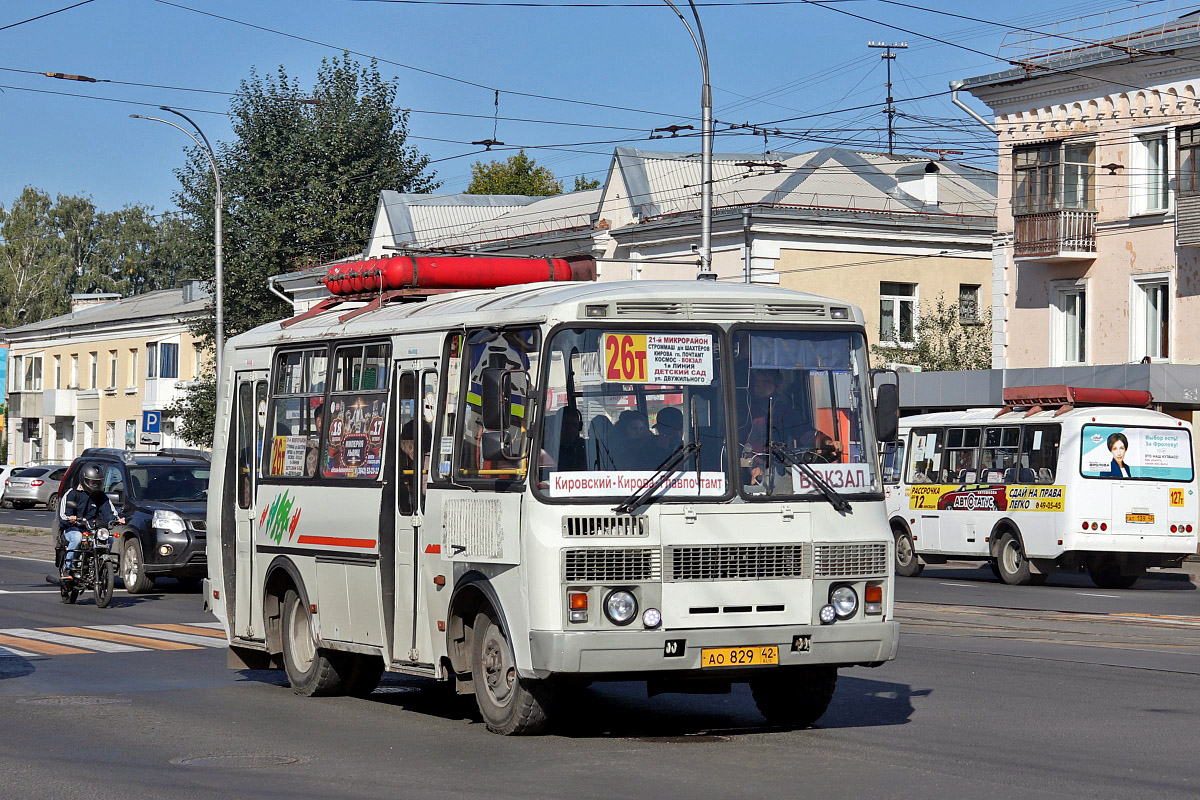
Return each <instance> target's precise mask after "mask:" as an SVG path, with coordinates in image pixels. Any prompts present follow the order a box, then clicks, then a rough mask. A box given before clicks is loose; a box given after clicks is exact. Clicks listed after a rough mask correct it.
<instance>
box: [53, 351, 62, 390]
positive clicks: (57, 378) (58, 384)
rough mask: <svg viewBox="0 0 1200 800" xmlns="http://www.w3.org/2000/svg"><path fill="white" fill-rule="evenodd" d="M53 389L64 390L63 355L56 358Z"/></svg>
mask: <svg viewBox="0 0 1200 800" xmlns="http://www.w3.org/2000/svg"><path fill="white" fill-rule="evenodd" d="M53 388H55V389H61V388H63V386H62V356H61V355H57V356H55V357H54V387H53Z"/></svg>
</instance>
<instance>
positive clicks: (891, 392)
mask: <svg viewBox="0 0 1200 800" xmlns="http://www.w3.org/2000/svg"><path fill="white" fill-rule="evenodd" d="M899 433H900V387H898V386H897V385H896V384H894V383H881V384H880V385H879V386H878V387H876V389H875V438H876V439H878V440H879V441H881V442H894V441H896V437H897V436H898V435H899Z"/></svg>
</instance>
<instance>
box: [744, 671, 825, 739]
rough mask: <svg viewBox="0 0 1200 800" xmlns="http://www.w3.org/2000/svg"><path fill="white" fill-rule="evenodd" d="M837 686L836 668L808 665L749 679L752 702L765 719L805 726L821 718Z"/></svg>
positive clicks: (777, 722) (790, 725)
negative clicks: (752, 696)
mask: <svg viewBox="0 0 1200 800" xmlns="http://www.w3.org/2000/svg"><path fill="white" fill-rule="evenodd" d="M836 688H837V667H826V666H811V667H796V668H794V669H788V670H780V671H776V672H775V673H774V674H772V675H770V676H769V677H763V678H758V679H755V680H752V681H750V693H751V694H752V695H754V704H755V705H756V706H758V711H759V713H760V714H762V715H763V717H765V718H766V720H767V722H768V723H770V724H772V725H787V726H789V727H792V728H807V727H809V726H811V725H812V724H813V723H815V722H816V721H817V720H819V719H820V718H821V715H823V714H824V713H825V711H826V709H828V708H829V703H830V702H831V701H832V700H833V691H834V689H836Z"/></svg>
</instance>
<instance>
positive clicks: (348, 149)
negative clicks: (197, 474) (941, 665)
mask: <svg viewBox="0 0 1200 800" xmlns="http://www.w3.org/2000/svg"><path fill="white" fill-rule="evenodd" d="M396 105H397V104H396V81H395V79H392V80H390V81H387V80H384V79H383V78H381V77H380V75H379V70H378V68H377V65H376V63H375V62H374V61H372V62H371V63H370V65H369V66H367V67H363V66H361V65H360V64H358V62H356V61H354V60H352V59H351V58H350V56H349V54H343V55H342V57H340V58H333V59H332V60H324V61H322V62H321V68H320V70H319V71H318V73H317V79H316V85H315V86H314V87H313V89H312V91H310V92H307V91H303V90H302V89H301V87H300V84H299V82H298V81H297V80H296V79H295V78H292V77H290V76H289V75H288V74H287V72H286V71H285V70H284V69H283V67H280V68H279V71H278V72H277V74H276V75H275V76H274V77H273V78H270V79H264V78H262V77H260V76H259V75H258V74H257V73H255V72H253V71H252V72H251V74H250V78H249V79H247V80H245V81H242V84H241V87H240V89H239V91H238V93H237V94H236V95H235V96H234V98H233V100H232V101H231V102H230V112H231V113H232V115H233V134H234V138H233V140H232V141H231V142H225V143H218V144H216V145H215V151H216V152H215V155H216V160H217V165H218V168H219V169H220V172H221V190H222V194H223V195H224V213H223V216H222V227H223V236H222V241H223V251H224V278H225V280H224V290H225V291H224V301H225V307H224V312H225V314H224V317H225V336H226V338H229V337H231V336H234V335H236V334H238V333H241V332H243V331H246V330H249V329H251V328H254V327H257V326H258V325H262V324H264V323H266V322H270V321H271V320H276V319H280V318H281V317H285V316H289V315H290V314H291V309H290V308H289V307H288V306H287V304H286V303H284V302H283V301H282V300H280V299H279V298H278V297H276V296H275V295H274V294H273V293H272V292H270V291H269V290H268V288H267V279H268V278H269V277H271V276H272V275H280V274H283V273H286V272H290V271H292V270H296V269H303V268H306V267H311V266H315V265H317V264H322V263H325V262H328V261H332V260H334V259H338V258H344V257H346V256H350V255H354V254H356V253H360V252H362V250H363V242H364V240H365V239H366V236H367V235H368V231H370V230H371V223H372V220H373V218H374V215H375V208H376V204H377V203H378V200H379V193H380V192H381V191H382V190H384V189H393V190H395V191H398V192H430V191H432V190H434V189H436V188H437V186H438V183H437V182H436V181H435V180H434V176H433V173H432V172H430V171H428V165H429V158H428V157H427V156H425V155H422V154H421V153H419V152H418V151H417V150H416V149H415V148H413V147H410V146H408V144H407V140H408V115H407V113H406V112H403V111H400V110H398V109H397V108H396ZM176 175H177V176H178V178H179V181H180V184H181V187H180V190H179V192H178V193H177V195H176V199H177V200H178V202H179V207H180V208H181V209H182V210H183V212H184V214H185V215H186V218H187V220H188V225H189V227H190V230H191V236H190V237H189V239H188V248H187V251H186V252H185V253H183V256H184V258H185V259H186V263H187V265H188V269H189V270H190V271H191V272H192V273H193V274H195V275H196V276H197V277H201V278H204V279H206V280H207V281H208V282H209V283H210V284H211V283H212V282H213V279H214V272H215V270H214V261H215V258H214V242H213V239H214V236H213V229H214V205H215V203H214V198H215V194H216V193H215V185H214V182H213V175H212V169H211V167H210V166H209V161H208V157H207V156H206V155H205V154H204V152H203V151H202V150H200V149H199V148H197V147H192V148H190V149H189V150H188V154H187V162H186V163H185V164H184V166H183V167H182V168H180V169H178V170H176ZM193 332H194V333H195V334H197V335H198V336H200V337H201V339H202V340H206V341H208V342H210V343H211V342H212V341H213V340H214V339H215V333H216V325H215V308H213V307H212V306H210V308H209V313H208V314H207V315H206V316H205V317H204V318H203V319H201V320H199V321H198V322H197V325H196V326H195V327H194V329H193ZM214 391H215V385H214V384H213V383H211V382H207V383H206V382H199V383H196V384H195V385H193V386H192V387H191V388H190V389H189V390H188V392H187V396H186V397H185V398H184V400H183V402H182V404H180V407H179V408H178V409H175V410H174V411H173V412H172V413H175V414H177V415H178V416H180V417H181V419H182V429H183V435H184V436H186V437H187V438H188V439H190V440H192V441H195V442H197V443H199V442H207V441H209V440H210V439H211V436H212V430H213V419H214V416H213V415H214V410H215V406H214V402H213V392H214ZM201 434H203V436H202V437H201Z"/></svg>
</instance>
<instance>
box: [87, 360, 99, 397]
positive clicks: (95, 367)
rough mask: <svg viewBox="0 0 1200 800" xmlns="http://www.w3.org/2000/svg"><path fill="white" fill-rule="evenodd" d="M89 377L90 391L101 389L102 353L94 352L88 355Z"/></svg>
mask: <svg viewBox="0 0 1200 800" xmlns="http://www.w3.org/2000/svg"><path fill="white" fill-rule="evenodd" d="M88 377H89V378H90V379H91V381H92V382H91V385H89V386H88V388H89V389H98V388H100V351H99V350H93V351H91V352H90V353H88Z"/></svg>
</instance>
